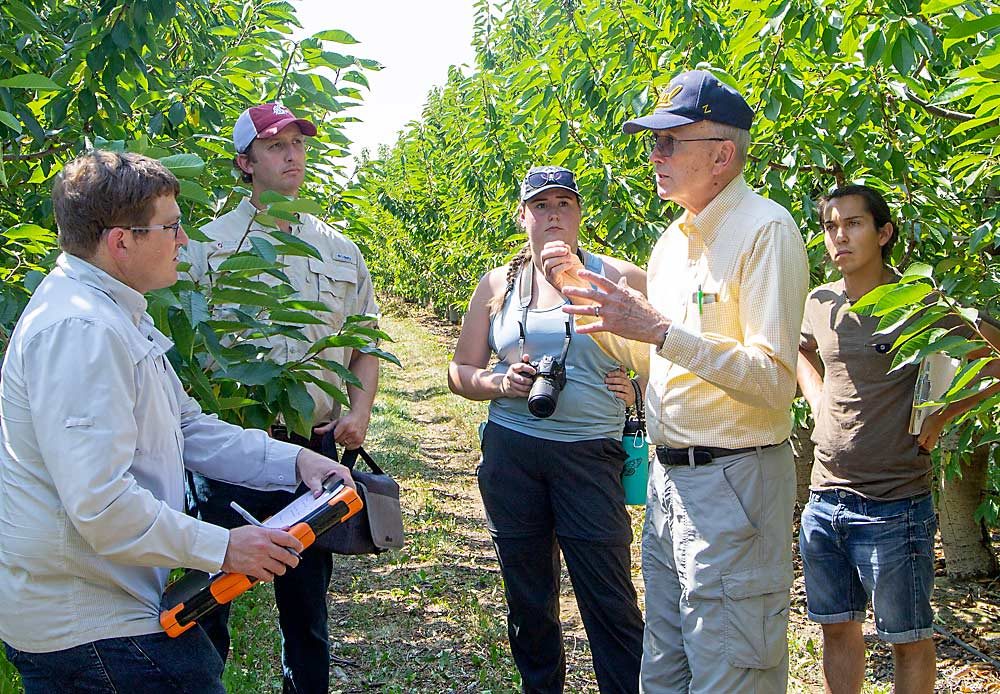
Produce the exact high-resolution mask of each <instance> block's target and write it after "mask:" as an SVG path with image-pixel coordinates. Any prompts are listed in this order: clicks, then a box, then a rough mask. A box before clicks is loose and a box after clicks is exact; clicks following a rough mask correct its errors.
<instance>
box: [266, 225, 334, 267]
mask: <svg viewBox="0 0 1000 694" xmlns="http://www.w3.org/2000/svg"><path fill="white" fill-rule="evenodd" d="M267 233H269V234H270V235H271V236H273V237H274V238H276V239H277V240H279V241H281V242H282V247H280V248H278V249H277V250H278V252H279V253H281V254H286V255H304V256H309V257H311V258H315V259H316V260H323V256H322V255H321V254H320V252H319V251H318V250H316V247H315V246H313V245H312V244H310V243H307V242H306V241H303V240H302V239H300V238H299V237H298V236H294V235H292V234H289V233H287V232H284V231H281V230H280V229H274V230H269V231H268V232H267Z"/></svg>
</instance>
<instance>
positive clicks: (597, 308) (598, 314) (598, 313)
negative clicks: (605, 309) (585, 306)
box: [594, 306, 601, 318]
mask: <svg viewBox="0 0 1000 694" xmlns="http://www.w3.org/2000/svg"><path fill="white" fill-rule="evenodd" d="M600 317H601V307H600V306H595V307H594V318H600Z"/></svg>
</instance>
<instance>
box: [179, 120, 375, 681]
mask: <svg viewBox="0 0 1000 694" xmlns="http://www.w3.org/2000/svg"><path fill="white" fill-rule="evenodd" d="M315 134H316V126H315V125H313V124H312V123H310V122H309V121H307V120H303V119H301V118H296V117H295V115H294V114H293V113H292V112H291V111H290V110H289V109H288V108H286V107H285V106H283V105H281V104H278V103H269V104H262V105H260V106H254V107H252V108H248V109H247V110H246V111H244V112H243V113H242V115H240V117H239V119H237V121H236V125H235V126H234V128H233V144H234V146H235V148H236V152H237V154H236V157H235V159H234V160H233V164H234V166H236V167H237V168H238V169H239V171H240V173H241V175H242V177H243V180H244V182H246V183H249V184H250V185H251V188H252V195H251V197H250V198H249V199H244V200H242V201H241V202H240V203H239V205H237V206H236V208H235V209H233V210H232V211H231V212H228V213H226V214H224V215H222V216H221V217H219V218H218V219H216V220H214V221H212V222H211V223H209V224H207V225H205V226H204V227H202V229H201V231H202V232H203V233H204V234H205V235H206V236H207V237H208V238H209V241H207V242H194V241H192V242H191V243H190V245H189V246H188V247H187V254H186V260H188V261H189V262H190V263H191V270H190V273H191V276H192V279H194V280H195V281H196V282H199V283H201V284H211V282H212V281H213V273H214V272H215V271H216V270H217V268H218V266H219V264H220V263H222V262H223V261H224V260H225V259H226V258H227V257H229V256H230V255H232V253H233V252H235V251H236V249H237V248H238V247H239V245H240V242H241V241H243V238H244V236H245V235H246V234H247V233H248V230H249V235H250V236H251V237H253V236H260V237H262V238H265V239H267V238H270V237H269V236H268V232H269V230H268V228H267V227H264V226H263V225H261V224H260V223H259V222H258V221H257V220H256V215H257V213H258V212H259V211H260V210H261V209H263V207H264V206H263V205H262V204H261V202H260V197H261V195H262V194H263V193H264V192H265V191H268V190H273V191H276V192H278V193H281V194H283V195H287V196H296V195H298V193H299V189H300V188H301V186H302V182H303V180H304V178H305V159H306V156H305V138H306V137H307V136H313V135H315ZM279 226H280V227H281V229H282V231H285V232H286V233H291V234H294V235H295V236H297V237H298V238H300V239H302V240H303V241H305V242H307V243H309V244H310V245H312V246H313V247H314V248H316V249H317V250H318V251H319V252H320V255H321V256H322V259H321V260H320V259H317V258H312V257H308V258H307V257H303V256H292V255H289V256H281V257H280V258H279V260H280V261H281V262H282V263H283V264H284V265H285V267H284V268H283V271H284V272H285V274H286V275H287V276H288V278H289V281H290V282H291V285H292V287H293V288H294V289H295V290H296V292H297V293H298V296H299V298H301V299H303V300H307V301H319V302H322V303H323V304H325V305H326V306H327V307H328V308H329V309H330V310H329V311H318V312H316V313H315V316H316V318H318V319H319V320H320V321H322V322H317V324H315V325H306V326H304V327H303V328H302V329H301V330H302V332H303V333H304V334H305V336H306V337H307V338H308V339H309V341H308V342H304V341H302V340H295V339H291V338H285V337H272V338H269V339H268V342H267V346H268V347H270V348H271V351H270V353H269V356H270V357H271V358H272V359H274V360H276V361H291V360H297V359H301V358H303V357H304V356H305V352H306V350H307V349H308V348H309V346H310V344H311V343H312V342H315V341H316V340H318V339H320V338H322V337H325V336H327V335H330V334H333V333H336V332H337V331H339V330H340V328H341V327H342V326H343V323H344V319H345V317H347V316H349V315H353V314H359V313H365V314H376V313H377V312H378V306H377V305H376V304H375V297H374V293H373V291H372V283H371V277H370V275H369V274H368V268H367V266H366V265H365V261H364V258H362V256H361V251H360V250H358V247H357V245H355V243H354V242H353V241H351V240H350V239H348V238H347V237H345V236H344V235H343V234H341V233H340V232H339V231H337V230H335V229H334V228H333V227H331V226H330V225H328V224H326V223H324V222H322V221H321V220H319V219H317V218H315V217H313V216H312V215H308V214H301V215H300V216H299V221H298V223H296V224H289V223H287V222H279ZM244 243H246V242H245V241H244ZM260 279H261V280H262V281H271V282H273V281H274V280H272V279H271V278H270V277H269V276H267V275H262V276H261V277H260ZM321 356H322V357H323V358H324V359H328V360H331V361H336V362H337V363H339V364H341V365H342V366H344V367H346V368H347V369H348V370H349V371H350V372H351V373H352V374H354V376H356V377H357V379H358V381H360V382H361V386H362V387H360V388H358V387H355V386H352V385H347V386H346V390H347V395H348V399H349V400H350V403H351V407H350V410H349V411H348V412H346V413H344V414H341V412H340V405H339V403H337V402H336V401H335V400H333V398H331V397H330V396H329V395H328V394H327V393H326V392H325V391H323V390H322V389H320V388H319V387H318V386H315V385H314V384H308V385H307V389H308V391H309V394H310V395H311V396H312V399H313V402H314V403H315V407H314V410H313V421H314V422H316V423H317V424H318V426H316V427H315V429H314V430H313V432H314V435H313V437H312V439H311V440H308V439H304V438H302V437H299V436H298V435H296V434H294V433H292V432H290V431H288V430H287V429H286V428H285V427H284V426H282V425H281V424H278V425H276V426H274V427H272V428H271V435H272V436H273V437H274V438H276V439H279V440H285V441H294V442H296V443H298V444H299V445H302V446H304V447H307V448H311V449H313V450H319V449H320V445H319V444H320V442H321V440H322V438H323V435H324V434H326V433H327V432H330V431H332V432H333V437H334V439H335V440H336V442H337V443H339V444H341V445H343V446H344V447H345V448H351V449H353V448H358V447H360V446H361V444H362V443H363V442H364V440H365V435H366V433H367V430H368V422H369V418H370V417H371V408H372V401H373V400H374V397H375V391H376V389H377V387H378V369H379V366H378V359H377V358H376V357H375V356H373V355H369V354H364V353H362V352H360V351H358V350H354V349H352V348H344V347H340V348H331V349H327V350H324V351H323V352H322V353H321ZM314 373H317V374H319V373H321V374H322V377H323V378H324V379H325V380H326V381H327V382H329V383H332V384H334V385H336V386H338V387H340V388H344V387H345V383H344V381H343V379H342V378H341V377H340V376H339V375H338V374H336V373H335V372H333V371H330V370H325V371H323V372H314ZM193 491H194V495H195V499H196V501H197V506H198V511H199V512H200V513H201V516H202V518H203V519H205V520H207V521H209V522H211V523H215V524H217V525H221V526H224V527H236V526H239V525H243V524H244V523H245V521H244V520H242V519H241V518H240V517H239V516H238V515H237V514H236V512H235V511H234V510H233V509H232V508H231V507H230V502H232V501H236V502H237V503H238V504H239V505H240V506H242V507H243V508H245V509H247V510H249V511H250V512H251V513H252V514H254V515H255V516H256V517H258V518H264V517H267V516H269V515H273V514H274V513H275V512H276V511H277V510H279V509H281V508H282V507H284V506H285V505H286V504H288V502H289V501H290V500H291V499H292V498H293V495H291V494H286V493H284V492H258V491H255V490H252V489H247V488H245V487H239V486H236V485H232V484H226V483H222V482H217V481H215V480H209V479H207V478H202V477H197V478H196V479H195V484H194V490H193ZM332 571H333V559H332V557H331V555H330V554H329V553H327V552H324V551H323V550H321V549H319V548H315V547H314V548H310V549H309V550H308V551H306V552H304V553H303V555H302V561H301V563H300V564H299V566H298V567H297V570H296V571H290V572H288V573H287V574H286V575H285V576H282V577H281V581H280V583H279V582H276V583H275V586H274V594H275V602H276V603H277V606H278V621H279V625H280V627H281V636H282V654H281V659H282V665H283V670H284V692H285V693H286V694H289V693H294V694H315V693H320V694H325V693H326V692H327V690H328V685H329V669H330V665H329V658H330V652H329V642H328V634H327V606H326V593H327V589H328V587H329V584H330V577H331V575H332ZM220 612H221V614H219V615H218V616H217V617H215V618H210V619H209V620H207V621H204V622H203V627H204V628H205V630H206V631H207V632H208V634H209V636H210V637H211V639H212V642H213V643H214V644H215V646H216V648H217V649H218V651H219V653H220V654H221V655H222V657H223V659H225V657H226V655H227V654H228V651H229V632H228V628H227V625H226V622H227V620H228V616H229V614H228V610H225V611H220Z"/></svg>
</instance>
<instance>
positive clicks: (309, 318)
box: [268, 309, 326, 325]
mask: <svg viewBox="0 0 1000 694" xmlns="http://www.w3.org/2000/svg"><path fill="white" fill-rule="evenodd" d="M268 318H269V319H270V320H272V321H274V322H275V323H295V324H297V325H323V324H324V323H325V322H326V321H324V320H322V319H320V318H317V317H316V316H314V315H313V314H312V313H309V312H308V311H292V310H289V309H272V310H271V311H270V312H269V313H268Z"/></svg>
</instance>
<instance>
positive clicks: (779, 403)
mask: <svg viewBox="0 0 1000 694" xmlns="http://www.w3.org/2000/svg"><path fill="white" fill-rule="evenodd" d="M808 288H809V261H808V258H807V256H806V250H805V244H803V242H802V236H801V234H800V233H799V230H798V227H797V226H796V224H795V221H794V220H793V219H792V216H791V215H790V214H789V213H788V211H787V210H786V209H785V208H783V207H781V206H780V205H778V204H777V203H775V202H772V201H770V200H768V199H766V198H764V197H762V196H760V195H758V194H757V193H755V192H753V191H752V190H750V189H749V188H748V187H747V184H746V182H745V181H744V180H743V177H742V176H738V177H736V178H735V179H733V181H731V182H730V183H729V185H727V186H726V187H725V188H724V189H723V190H722V191H721V192H720V193H719V194H718V195H717V196H716V197H715V199H714V200H712V202H711V203H709V205H708V206H707V207H706V208H705V209H704V210H702V211H701V213H699V214H698V215H696V216H691V215H689V214H687V213H685V214H684V215H682V216H681V218H680V219H678V220H677V221H675V222H674V223H673V224H671V225H670V227H669V228H668V229H667V231H666V232H665V233H664V234H663V236H662V237H660V240H659V241H658V242H657V244H656V247H655V248H654V249H653V254H652V256H651V257H650V260H649V297H650V300H651V301H652V303H653V305H654V306H655V307H656V309H657V310H659V311H660V312H661V313H662V314H664V315H665V316H666V317H667V318H670V319H671V320H672V321H673V323H672V324H671V326H670V329H669V330H668V331H667V335H666V339H665V340H664V342H663V345H662V347H660V348H659V349H658V350H657V349H656V348H655V347H654V348H653V350H652V354H651V356H650V378H649V388H648V389H647V391H646V416H647V421H648V423H649V433H650V437H651V438H652V440H653V442H654V443H656V444H660V445H666V446H671V447H681V446H720V447H724V448H742V447H744V446H763V445H768V444H774V443H779V442H781V441H783V440H785V439H786V438H788V435H789V433H790V432H791V416H790V413H789V408H790V407H791V404H792V398H793V397H794V396H795V360H796V359H797V357H798V345H799V330H800V328H801V326H802V310H803V307H804V305H805V299H806V293H807V291H808ZM699 292H700V293H701V304H700V306H699Z"/></svg>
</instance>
